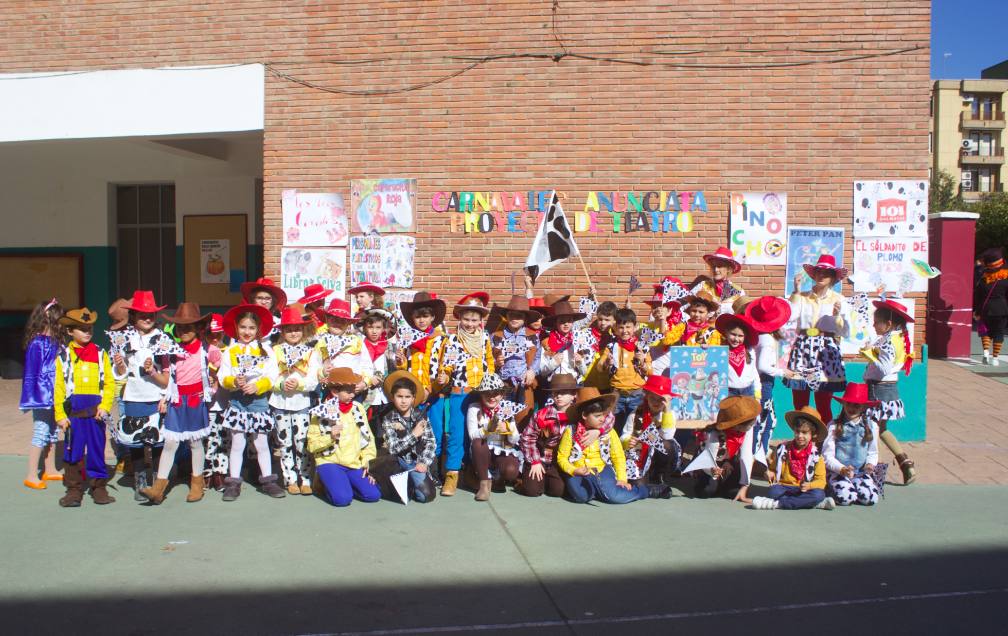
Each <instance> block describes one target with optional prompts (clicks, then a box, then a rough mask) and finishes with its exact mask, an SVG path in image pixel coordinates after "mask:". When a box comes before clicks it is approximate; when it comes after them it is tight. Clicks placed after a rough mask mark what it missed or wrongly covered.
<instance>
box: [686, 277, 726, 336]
mask: <svg viewBox="0 0 1008 636" xmlns="http://www.w3.org/2000/svg"><path fill="white" fill-rule="evenodd" d="M683 302H684V303H686V304H687V305H689V307H687V308H686V313H687V314H689V320H687V321H686V327H685V328H684V329H683V334H682V338H681V339H680V341H679V342H680V344H682V345H685V346H687V347H696V346H704V345H708V346H712V347H714V346H717V345H719V344H721V334H720V333H718V330H717V328H716V327H715V326H714V316H716V315H717V312H718V309H719V308H720V307H721V305H720V303H718V301H717V299H716V298H715V297H714V296H713V295H712V294H711V293H710V292H708V291H703V290H701V291H698V292H696V293H694V294H693V295H692V296H687V297H686V298H684V299H683Z"/></svg>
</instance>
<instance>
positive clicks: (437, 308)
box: [399, 291, 448, 329]
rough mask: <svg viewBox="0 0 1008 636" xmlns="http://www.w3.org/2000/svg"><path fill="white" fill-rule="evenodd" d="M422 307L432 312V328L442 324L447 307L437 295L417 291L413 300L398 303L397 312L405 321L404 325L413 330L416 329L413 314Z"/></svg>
mask: <svg viewBox="0 0 1008 636" xmlns="http://www.w3.org/2000/svg"><path fill="white" fill-rule="evenodd" d="M422 307H426V308H428V309H430V310H431V311H433V312H434V322H433V323H431V324H432V325H433V326H435V327H437V326H438V325H440V324H441V323H442V322H444V317H445V313H447V311H448V306H447V305H445V301H443V300H441V299H440V298H438V297H437V294H431V293H429V292H425V291H419V292H417V293H416V295H415V296H413V300H410V301H405V300H404V301H403V302H401V303H399V311H400V312H402V315H403V319H404V320H405V321H406V324H408V325H409V326H410V327H413V328H414V329H416V325H414V324H413V312H414V310H417V309H420V308H422Z"/></svg>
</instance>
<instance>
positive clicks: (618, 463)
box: [556, 426, 627, 481]
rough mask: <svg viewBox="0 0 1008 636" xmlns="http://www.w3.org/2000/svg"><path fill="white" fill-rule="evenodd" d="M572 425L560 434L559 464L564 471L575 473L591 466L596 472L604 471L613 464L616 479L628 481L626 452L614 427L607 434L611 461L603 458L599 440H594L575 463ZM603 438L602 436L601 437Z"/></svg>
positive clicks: (557, 457)
mask: <svg viewBox="0 0 1008 636" xmlns="http://www.w3.org/2000/svg"><path fill="white" fill-rule="evenodd" d="M571 430H572V427H570V426H568V427H567V428H566V429H565V430H564V432H563V435H561V436H560V445H559V446H558V447H557V452H556V459H557V466H559V467H560V470H562V471H563V472H564V473H566V474H568V475H573V474H574V470H575V469H577V468H591V469H592V470H594V471H595V472H602V469H603V468H605V467H606V466H607V465H611V466H612V468H613V471H614V472H615V473H616V481H626V478H627V473H626V453H624V452H623V445H622V444H621V443H620V438H619V435H617V434H616V431H615V430H614V429H609V433H608V434H607V437H608V440H609V462H608V464H607V463H606V461H605V460H604V459H602V449H601V447H600V446H601V444H600V443H599V440H595V441H594V442H592V443H591V444H590V445H589V446H588V448H585V449H583V450H584V452H583V453H582V455H581V459H579V460H577V461H576V462H574V463H571V461H570V454H571V449H572V448H573V447H574V440H573V435H572V433H571ZM600 439H601V438H600Z"/></svg>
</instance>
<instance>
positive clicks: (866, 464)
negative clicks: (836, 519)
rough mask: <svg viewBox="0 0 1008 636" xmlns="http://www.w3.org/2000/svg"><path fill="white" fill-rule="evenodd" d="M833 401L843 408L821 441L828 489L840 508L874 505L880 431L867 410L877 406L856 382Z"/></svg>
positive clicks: (865, 386)
mask: <svg viewBox="0 0 1008 636" xmlns="http://www.w3.org/2000/svg"><path fill="white" fill-rule="evenodd" d="M833 399H835V400H836V401H837V402H840V403H841V404H843V410H842V411H840V415H838V416H837V418H836V420H834V421H832V422H830V423H829V427H828V428H827V430H826V439H825V441H823V452H822V454H823V458H824V459H825V461H826V471H827V474H828V480H829V489H830V491H831V492H832V493H833V498H834V499H835V500H836V503H837V504H838V505H840V506H848V505H850V504H854V503H857V504H861V505H863V506H872V505H875V504H876V503H878V499H879V494H880V492H881V491H880V489H879V482H877V481H876V477H875V468H876V465H877V464H878V437H879V435H878V431H879V429H878V425H877V424H876V423H875V421H874V420H872V419H871V418H870V417H869V414H868V409H870V408H872V407H877V406H878V405H879V402H878V400H872V399H871V398H869V397H868V386H867V385H865V384H861V383H858V382H851V383H850V384H848V385H847V390H846V391H845V392H844V394H843V397H838V398H833Z"/></svg>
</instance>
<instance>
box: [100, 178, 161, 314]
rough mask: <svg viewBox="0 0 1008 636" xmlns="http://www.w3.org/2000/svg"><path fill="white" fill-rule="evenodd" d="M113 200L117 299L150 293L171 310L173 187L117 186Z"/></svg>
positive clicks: (159, 185)
mask: <svg viewBox="0 0 1008 636" xmlns="http://www.w3.org/2000/svg"><path fill="white" fill-rule="evenodd" d="M115 196H116V205H115V211H116V236H117V241H118V258H117V260H118V269H119V295H120V296H121V297H124V298H129V297H130V295H132V294H133V291H134V290H137V289H145V290H150V291H153V292H154V298H156V299H157V301H158V302H159V303H160V304H162V305H169V306H171V307H174V306H175V304H176V289H175V260H176V259H175V184H173V183H161V184H153V185H149V184H147V185H117V186H116V187H115Z"/></svg>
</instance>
